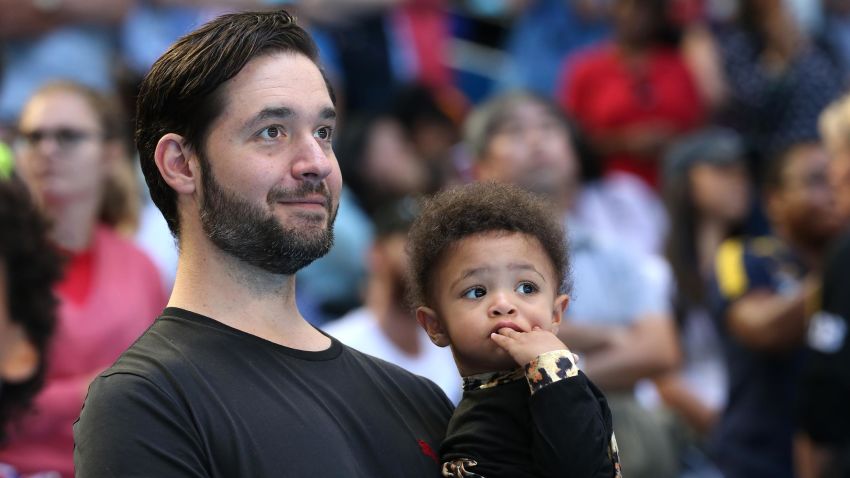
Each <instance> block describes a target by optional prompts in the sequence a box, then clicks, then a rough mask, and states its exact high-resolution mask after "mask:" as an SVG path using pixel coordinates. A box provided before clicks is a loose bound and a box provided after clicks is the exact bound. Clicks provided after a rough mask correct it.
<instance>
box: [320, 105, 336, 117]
mask: <svg viewBox="0 0 850 478" xmlns="http://www.w3.org/2000/svg"><path fill="white" fill-rule="evenodd" d="M319 119H320V120H332V119H336V110H335V109H333V108H331V107H327V108H322V111H321V112H320V113H319Z"/></svg>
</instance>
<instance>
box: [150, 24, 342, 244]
mask: <svg viewBox="0 0 850 478" xmlns="http://www.w3.org/2000/svg"><path fill="white" fill-rule="evenodd" d="M279 52H293V53H298V54H303V55H305V56H307V57H308V58H309V59H310V60H312V61H313V62H314V63H316V64H317V66H318V50H317V48H316V45H315V43H314V42H313V40H312V39H311V38H310V35H309V34H308V33H307V32H306V31H305V30H304V29H303V28H301V27H300V26H298V25H297V24H296V22H295V18H294V17H293V16H292V15H290V14H289V13H288V12H286V11H284V10H280V11H276V12H243V13H233V14H227V15H222V16H220V17H218V18H216V19H215V20H212V21H211V22H209V23H207V24H205V25H203V26H202V27H200V28H198V29H197V30H195V31H193V32H191V33H189V34H187V35H186V36H184V37H182V38H180V39H179V40H178V41H177V42H176V43H175V44H174V45H172V46H171V48H169V49H168V51H166V52H165V53H164V54H163V55H162V56H161V57H160V58H159V59H158V60H157V61H156V63H154V65H153V67H151V70H150V72H148V74H147V75H146V76H145V78H144V80H143V81H142V84H141V87H140V90H139V97H138V100H137V105H136V106H137V107H136V111H137V116H136V138H135V139H136V147H137V148H138V149H139V157H140V161H141V166H142V172H143V173H144V175H145V181H146V182H147V184H148V188H149V189H150V194H151V199H153V202H154V204H156V206H157V207H158V208H159V210H160V211H162V215H163V216H164V217H165V221H166V222H167V223H168V227H169V229H170V230H171V233H172V234H173V235H174V236H175V237H178V238H179V231H180V224H179V218H178V214H177V194H176V192H175V191H174V190H173V189H171V187H170V186H169V185H168V184H167V183H166V182H165V180H164V179H163V178H162V176H161V175H160V173H159V170H158V169H157V167H156V163H155V161H154V151H155V150H156V145H157V143H158V142H159V140H160V138H162V137H163V136H164V135H165V134H167V133H176V134H179V135H181V136H182V137H183V138H184V139H185V140H186V143H187V145H188V146H189V147H191V148H192V149H193V150H194V151H195V152H197V153H198V156H199V157H200V158H201V159H202V160H203V144H204V141H205V139H206V137H207V134H208V133H209V128H210V125H211V124H212V123H213V121H215V119H216V118H217V117H218V116H219V115H220V114H221V112H222V109H223V108H224V99H223V98H222V96H221V89H220V88H221V85H222V84H223V83H225V82H226V81H228V80H229V79H231V78H233V77H234V76H236V75H237V74H238V73H239V72H240V71H241V70H242V68H244V67H245V65H246V64H247V63H248V62H249V61H251V60H253V59H254V58H257V57H259V56H262V55H267V54H270V53H279ZM320 70H321V68H320ZM322 75H323V76H324V72H322ZM325 82H326V83H327V78H326V79H325ZM328 94H329V95H330V97H331V100H332V101H334V102H335V98H334V95H333V91H332V90H331V88H330V84H328Z"/></svg>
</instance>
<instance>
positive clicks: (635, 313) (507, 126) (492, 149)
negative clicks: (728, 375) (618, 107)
mask: <svg viewBox="0 0 850 478" xmlns="http://www.w3.org/2000/svg"><path fill="white" fill-rule="evenodd" d="M465 129H466V131H465V136H466V142H467V147H468V148H469V149H470V152H471V153H472V155H473V158H474V166H473V168H474V173H475V177H476V179H479V180H494V181H501V182H512V183H515V184H517V185H518V186H521V187H523V188H525V189H527V190H529V191H532V192H534V193H537V194H540V195H542V196H544V197H546V198H547V199H548V200H550V201H552V203H553V204H554V205H556V206H557V207H559V208H560V209H561V210H562V211H563V214H564V217H565V219H566V222H567V231H568V233H569V236H570V247H571V250H570V263H571V264H572V269H573V270H572V275H573V277H575V278H576V284H575V286H574V288H573V290H574V297H573V300H571V303H570V307H569V309H567V320H565V321H564V322H563V323H562V325H561V327H560V333H559V335H560V337H561V338H562V339H563V340H564V343H566V344H567V345H568V346H569V347H570V349H571V350H574V351H576V352H578V353H580V354H582V359H581V368H582V369H583V370H584V372H585V373H586V374H587V376H588V377H590V379H591V380H593V382H594V383H595V384H596V385H598V386H599V387H600V388H601V389H602V390H604V391H605V394H606V396H607V397H608V399H609V404H610V406H611V412H612V415H613V418H614V431H615V434H616V436H617V441H618V443H619V448H620V451H621V453H620V457H621V459H622V463H623V470H624V473H625V474H627V475H628V476H630V477H653V478H659V477H667V476H673V475H674V473H675V472H674V469H675V467H676V465H675V456H674V455H673V454H672V445H671V444H670V442H669V440H668V436H667V435H666V434H665V431H664V430H663V429H662V427H661V426H660V424H659V423H658V422H657V421H656V420H654V418H653V417H650V415H651V413H650V412H649V411H648V410H646V409H644V408H643V407H641V406H640V405H639V404H638V403H637V401H636V400H635V397H634V388H635V385H636V384H637V382H638V381H640V380H641V379H644V378H651V377H653V376H655V375H657V374H661V373H664V372H667V371H669V370H670V369H671V368H672V367H673V366H675V364H676V361H677V359H678V348H677V342H676V335H675V329H674V327H673V323H672V321H671V316H670V312H669V305H668V304H667V297H666V294H665V290H666V288H665V287H664V286H663V285H662V280H661V279H659V277H657V276H658V275H661V274H656V273H655V270H654V265H653V266H650V265H647V264H646V263H644V262H642V259H641V258H638V257H635V256H631V255H628V254H626V253H624V252H622V251H621V250H619V249H616V248H614V247H613V246H611V245H609V244H605V243H603V242H601V241H599V240H598V239H597V238H596V237H594V236H593V235H592V234H590V232H589V231H588V230H587V229H585V228H583V227H582V224H581V223H579V222H577V221H576V220H575V218H574V217H573V216H572V213H573V211H574V210H575V207H576V206H577V203H578V201H579V199H580V193H582V191H581V187H580V183H579V164H578V161H577V158H576V154H575V152H574V150H573V146H572V143H571V136H570V132H569V129H568V127H567V124H566V122H565V120H564V118H563V116H562V115H561V114H560V112H559V111H558V110H557V109H556V107H554V106H553V105H552V104H550V103H548V102H546V101H545V100H542V99H540V98H538V97H536V96H533V95H531V94H528V93H521V92H520V93H509V94H506V95H503V96H500V97H496V98H494V99H492V100H490V101H488V102H486V103H485V104H483V105H481V106H480V107H479V108H478V109H476V110H475V111H474V112H473V113H472V114H471V115H470V117H469V118H468V120H467V123H466V125H465ZM648 434H651V436H653V440H646V439H645V437H646V436H647V435H648Z"/></svg>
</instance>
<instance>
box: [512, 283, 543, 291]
mask: <svg viewBox="0 0 850 478" xmlns="http://www.w3.org/2000/svg"><path fill="white" fill-rule="evenodd" d="M515 290H516V291H517V292H518V293H520V294H533V293H535V292H537V290H538V289H537V286H536V285H534V284H533V283H531V282H520V283H519V285H518V286H516V289H515Z"/></svg>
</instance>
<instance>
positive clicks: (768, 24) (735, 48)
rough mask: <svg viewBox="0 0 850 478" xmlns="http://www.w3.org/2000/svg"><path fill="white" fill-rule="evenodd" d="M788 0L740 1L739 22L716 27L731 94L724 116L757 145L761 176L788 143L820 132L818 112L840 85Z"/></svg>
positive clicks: (835, 71)
mask: <svg viewBox="0 0 850 478" xmlns="http://www.w3.org/2000/svg"><path fill="white" fill-rule="evenodd" d="M808 3H817V2H808ZM787 4H788V2H785V1H782V0H741V2H740V6H739V12H738V16H737V21H734V22H733V23H732V24H731V25H729V26H726V27H721V28H719V29H718V30H717V31H716V38H717V41H718V47H719V51H720V55H721V58H722V61H723V66H724V71H725V76H726V81H727V83H728V87H727V91H728V93H729V98H728V101H727V104H726V106H725V108H724V109H723V111H722V113H721V119H722V121H723V122H724V123H725V124H728V125H730V126H732V127H733V128H735V129H736V130H738V132H739V133H741V134H742V135H743V136H744V138H745V140H746V141H747V142H749V143H751V144H752V146H753V147H754V149H755V152H756V157H755V160H756V164H754V165H753V168H752V171H753V172H754V173H756V175H757V176H758V175H760V174H761V173H762V171H765V170H767V169H768V168H767V167H766V166H762V165H761V163H763V162H764V161H767V160H770V159H772V158H775V157H777V153H778V152H780V151H782V150H784V149H785V148H786V147H787V146H789V145H791V144H794V143H797V142H800V141H804V140H807V139H809V138H814V137H817V120H818V115H819V114H820V112H821V110H823V109H824V107H826V105H827V104H828V103H829V102H830V101H832V100H833V99H834V98H836V97H837V96H838V95H839V94H840V92H841V87H842V81H841V74H840V72H839V70H838V69H837V68H836V67H835V65H834V64H833V63H832V62H831V61H830V60H829V58H828V57H827V56H826V55H825V54H824V53H823V52H822V51H821V50H819V49H818V48H817V46H816V45H815V44H814V43H813V42H812V41H811V38H810V37H809V36H808V35H807V34H806V33H805V31H804V30H803V28H802V27H801V25H800V24H799V22H798V19H797V18H795V17H794V15H793V14H792V12H791V11H790V10H789V7H788V5H787ZM759 182H760V181H759Z"/></svg>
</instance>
